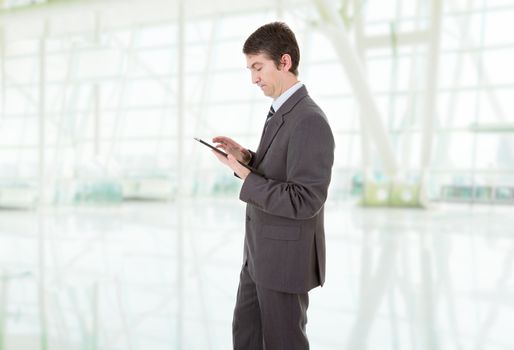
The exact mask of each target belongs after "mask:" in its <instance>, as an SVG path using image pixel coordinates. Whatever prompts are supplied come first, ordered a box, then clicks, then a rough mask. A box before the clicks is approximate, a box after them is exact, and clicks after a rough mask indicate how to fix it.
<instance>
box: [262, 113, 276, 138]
mask: <svg viewBox="0 0 514 350" xmlns="http://www.w3.org/2000/svg"><path fill="white" fill-rule="evenodd" d="M274 114H275V110H274V109H273V106H271V107H270V109H269V112H268V116H267V117H266V122H265V123H264V131H263V132H262V133H263V134H264V133H265V132H266V128H267V127H268V123H269V121H270V119H271V118H272V117H273V115H274Z"/></svg>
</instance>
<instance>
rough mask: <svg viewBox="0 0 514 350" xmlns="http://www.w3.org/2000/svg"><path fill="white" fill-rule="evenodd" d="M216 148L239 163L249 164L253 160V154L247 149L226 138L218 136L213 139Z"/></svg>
mask: <svg viewBox="0 0 514 350" xmlns="http://www.w3.org/2000/svg"><path fill="white" fill-rule="evenodd" d="M212 142H214V143H215V144H216V148H221V149H222V150H223V151H225V152H226V153H228V154H231V155H233V156H234V157H235V158H236V159H237V160H238V161H240V162H242V163H245V164H248V163H250V160H251V159H252V154H251V153H250V151H248V150H247V149H246V148H244V147H243V146H241V145H240V144H238V143H237V142H236V141H234V140H232V139H231V138H230V137H226V136H216V137H214V138H213V139H212Z"/></svg>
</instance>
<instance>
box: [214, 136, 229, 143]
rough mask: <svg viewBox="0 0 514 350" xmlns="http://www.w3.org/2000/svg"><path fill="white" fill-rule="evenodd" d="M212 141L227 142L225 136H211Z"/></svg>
mask: <svg viewBox="0 0 514 350" xmlns="http://www.w3.org/2000/svg"><path fill="white" fill-rule="evenodd" d="M212 142H227V137H225V136H216V137H213V138H212Z"/></svg>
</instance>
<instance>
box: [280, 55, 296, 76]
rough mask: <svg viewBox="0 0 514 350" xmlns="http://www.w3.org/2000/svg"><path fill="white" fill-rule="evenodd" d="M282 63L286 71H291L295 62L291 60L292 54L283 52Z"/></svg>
mask: <svg viewBox="0 0 514 350" xmlns="http://www.w3.org/2000/svg"><path fill="white" fill-rule="evenodd" d="M280 64H281V65H282V69H283V70H284V71H285V72H289V70H290V69H291V66H292V64H293V61H292V60H291V55H289V54H288V53H285V54H283V55H282V57H281V58H280Z"/></svg>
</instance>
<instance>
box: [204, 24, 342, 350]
mask: <svg viewBox="0 0 514 350" xmlns="http://www.w3.org/2000/svg"><path fill="white" fill-rule="evenodd" d="M243 53H244V54H245V56H246V62H247V68H248V69H249V70H250V72H251V77H252V83H254V84H256V85H257V86H258V87H259V88H260V89H261V90H262V91H263V93H264V95H266V96H268V97H271V98H272V99H273V102H272V104H271V108H270V111H269V113H268V115H267V117H266V118H263V123H264V127H263V131H262V136H261V140H260V143H259V146H258V148H257V150H256V152H252V151H250V150H248V149H246V148H244V147H242V146H241V145H239V144H238V143H237V142H235V141H234V140H232V139H231V138H229V137H226V136H218V137H215V138H213V142H214V143H216V146H217V147H219V148H221V149H223V150H224V151H225V152H226V153H228V157H224V156H222V155H219V154H218V153H217V152H214V151H213V153H214V154H215V155H216V157H218V159H219V160H220V161H221V162H222V163H224V164H225V165H227V166H228V167H230V168H231V169H232V170H233V171H234V173H235V174H236V175H237V176H238V177H240V178H241V179H242V180H243V185H242V188H241V192H240V195H239V198H240V199H241V200H242V201H244V202H246V203H247V206H246V234H245V241H244V258H243V267H242V269H241V275H240V280H239V288H238V292H237V300H236V305H235V309H234V318H233V324H232V335H233V346H234V349H236V350H263V349H266V350H304V349H309V341H308V339H307V335H306V329H305V326H306V323H307V307H308V305H309V296H308V292H309V290H311V289H312V288H314V287H317V286H319V285H323V283H324V280H325V232H324V227H323V206H324V203H325V200H326V198H327V190H328V186H329V183H330V177H331V171H332V164H333V161H334V138H333V135H332V131H331V129H330V126H329V124H328V122H327V118H326V117H325V114H324V113H323V111H322V110H321V109H320V108H319V107H318V105H317V104H316V103H315V102H314V101H313V100H312V99H311V98H310V97H309V94H308V93H307V89H306V88H305V86H304V85H303V84H302V83H301V82H299V81H298V63H299V61H300V51H299V48H298V44H297V42H296V38H295V35H294V33H293V32H292V31H291V29H290V28H289V27H288V26H287V25H286V24H284V23H280V22H274V23H269V24H266V25H264V26H262V27H260V28H259V29H257V30H256V31H255V32H254V33H253V34H252V35H250V36H249V37H248V39H247V40H246V42H245V44H244V47H243ZM238 161H241V162H244V163H245V164H248V165H250V166H251V167H253V168H254V169H256V170H257V171H256V172H251V171H250V170H248V169H247V168H245V167H244V166H242V165H241V164H239V162H238Z"/></svg>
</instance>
